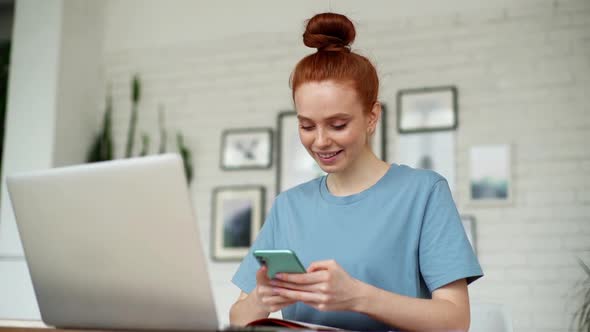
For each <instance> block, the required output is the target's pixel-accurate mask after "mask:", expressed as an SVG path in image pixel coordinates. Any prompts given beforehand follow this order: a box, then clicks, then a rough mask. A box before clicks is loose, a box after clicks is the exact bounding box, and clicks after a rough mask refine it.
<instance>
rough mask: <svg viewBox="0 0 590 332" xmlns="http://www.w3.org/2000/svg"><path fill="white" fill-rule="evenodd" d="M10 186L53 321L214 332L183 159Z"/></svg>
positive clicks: (124, 164) (80, 170)
mask: <svg viewBox="0 0 590 332" xmlns="http://www.w3.org/2000/svg"><path fill="white" fill-rule="evenodd" d="M7 182H8V189H9V193H10V198H11V201H12V205H13V207H14V211H15V215H16V221H17V225H18V230H19V233H20V237H21V240H22V243H23V247H24V251H25V256H26V259H27V263H28V265H29V270H30V273H31V279H32V281H33V288H34V290H35V294H36V296H37V301H38V304H39V309H40V312H41V316H42V318H43V321H44V322H45V323H46V324H47V325H52V326H56V327H63V328H95V329H167V330H216V329H218V327H219V323H218V319H217V315H216V311H215V305H214V301H213V296H212V291H211V287H210V282H209V275H208V273H207V266H206V265H207V264H206V260H205V256H204V255H203V250H202V247H201V244H200V243H201V242H200V239H199V232H198V225H197V222H196V220H195V217H194V214H193V211H192V207H191V201H190V196H189V192H188V188H187V184H186V180H185V176H184V170H183V165H182V160H181V158H180V157H179V156H178V155H174V154H167V155H159V156H150V157H143V158H134V159H122V160H116V161H109V162H101V163H94V164H85V165H79V166H71V167H64V168H56V169H51V170H46V171H39V172H34V173H29V174H22V175H15V176H10V177H8V180H7Z"/></svg>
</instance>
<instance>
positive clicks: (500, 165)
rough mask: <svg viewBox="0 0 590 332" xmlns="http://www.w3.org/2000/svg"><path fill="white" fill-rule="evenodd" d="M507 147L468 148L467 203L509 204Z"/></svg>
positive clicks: (509, 153)
mask: <svg viewBox="0 0 590 332" xmlns="http://www.w3.org/2000/svg"><path fill="white" fill-rule="evenodd" d="M511 155H512V149H511V146H510V144H486V145H475V146H472V147H470V148H469V202H470V203H471V204H488V205H490V204H491V205H494V204H501V205H505V204H510V203H511V202H512V197H513V189H512V183H513V179H512V174H511V173H512V171H511V167H512V165H511V163H512V156H511Z"/></svg>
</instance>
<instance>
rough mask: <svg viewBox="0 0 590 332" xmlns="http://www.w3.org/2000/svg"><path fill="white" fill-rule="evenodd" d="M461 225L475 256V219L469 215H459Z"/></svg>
mask: <svg viewBox="0 0 590 332" xmlns="http://www.w3.org/2000/svg"><path fill="white" fill-rule="evenodd" d="M461 223H462V224H463V228H464V229H465V234H466V235H467V240H469V243H470V244H471V248H473V252H474V253H475V254H476V255H477V246H476V231H475V217H473V216H470V215H461Z"/></svg>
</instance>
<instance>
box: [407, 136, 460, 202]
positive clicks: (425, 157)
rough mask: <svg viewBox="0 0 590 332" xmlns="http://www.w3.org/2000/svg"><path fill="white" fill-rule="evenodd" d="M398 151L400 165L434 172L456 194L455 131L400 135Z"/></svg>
mask: <svg viewBox="0 0 590 332" xmlns="http://www.w3.org/2000/svg"><path fill="white" fill-rule="evenodd" d="M396 151H397V154H398V155H397V158H396V161H397V162H398V163H399V164H405V165H408V166H411V167H414V168H421V169H430V170H433V171H435V172H437V173H438V174H440V175H442V176H444V177H445V179H447V182H448V183H449V188H450V189H451V192H453V193H454V192H455V169H456V164H455V162H456V161H455V132H454V131H437V132H423V133H411V134H400V135H399V137H398V140H397V150H396Z"/></svg>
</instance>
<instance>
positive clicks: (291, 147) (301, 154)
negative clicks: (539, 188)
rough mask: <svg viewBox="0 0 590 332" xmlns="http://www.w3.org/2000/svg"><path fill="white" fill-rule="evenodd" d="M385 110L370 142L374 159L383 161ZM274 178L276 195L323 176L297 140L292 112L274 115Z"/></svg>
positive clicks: (297, 131) (294, 118)
mask: <svg viewBox="0 0 590 332" xmlns="http://www.w3.org/2000/svg"><path fill="white" fill-rule="evenodd" d="M386 128H387V111H386V106H385V105H384V104H382V112H381V118H380V119H379V123H378V124H377V127H376V130H375V133H374V134H373V137H372V140H371V147H372V148H373V151H375V154H376V155H377V157H379V158H381V159H382V160H385V161H387V159H386V158H387V155H386V151H387V146H386V144H387V129H386ZM277 137H278V139H277V140H278V142H277V146H278V151H277V165H278V166H277V176H276V194H277V195H278V194H279V193H281V192H283V191H285V190H287V189H289V188H292V187H294V186H297V185H299V184H302V183H305V182H307V181H310V180H313V179H315V178H317V177H320V176H323V175H325V172H324V171H323V170H322V169H321V168H320V166H318V164H317V163H316V161H315V160H314V159H313V158H312V157H311V156H310V155H309V153H308V152H307V150H306V149H305V147H304V146H303V145H302V144H301V140H300V138H299V121H298V120H297V112H296V111H282V112H279V114H278V116H277Z"/></svg>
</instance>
